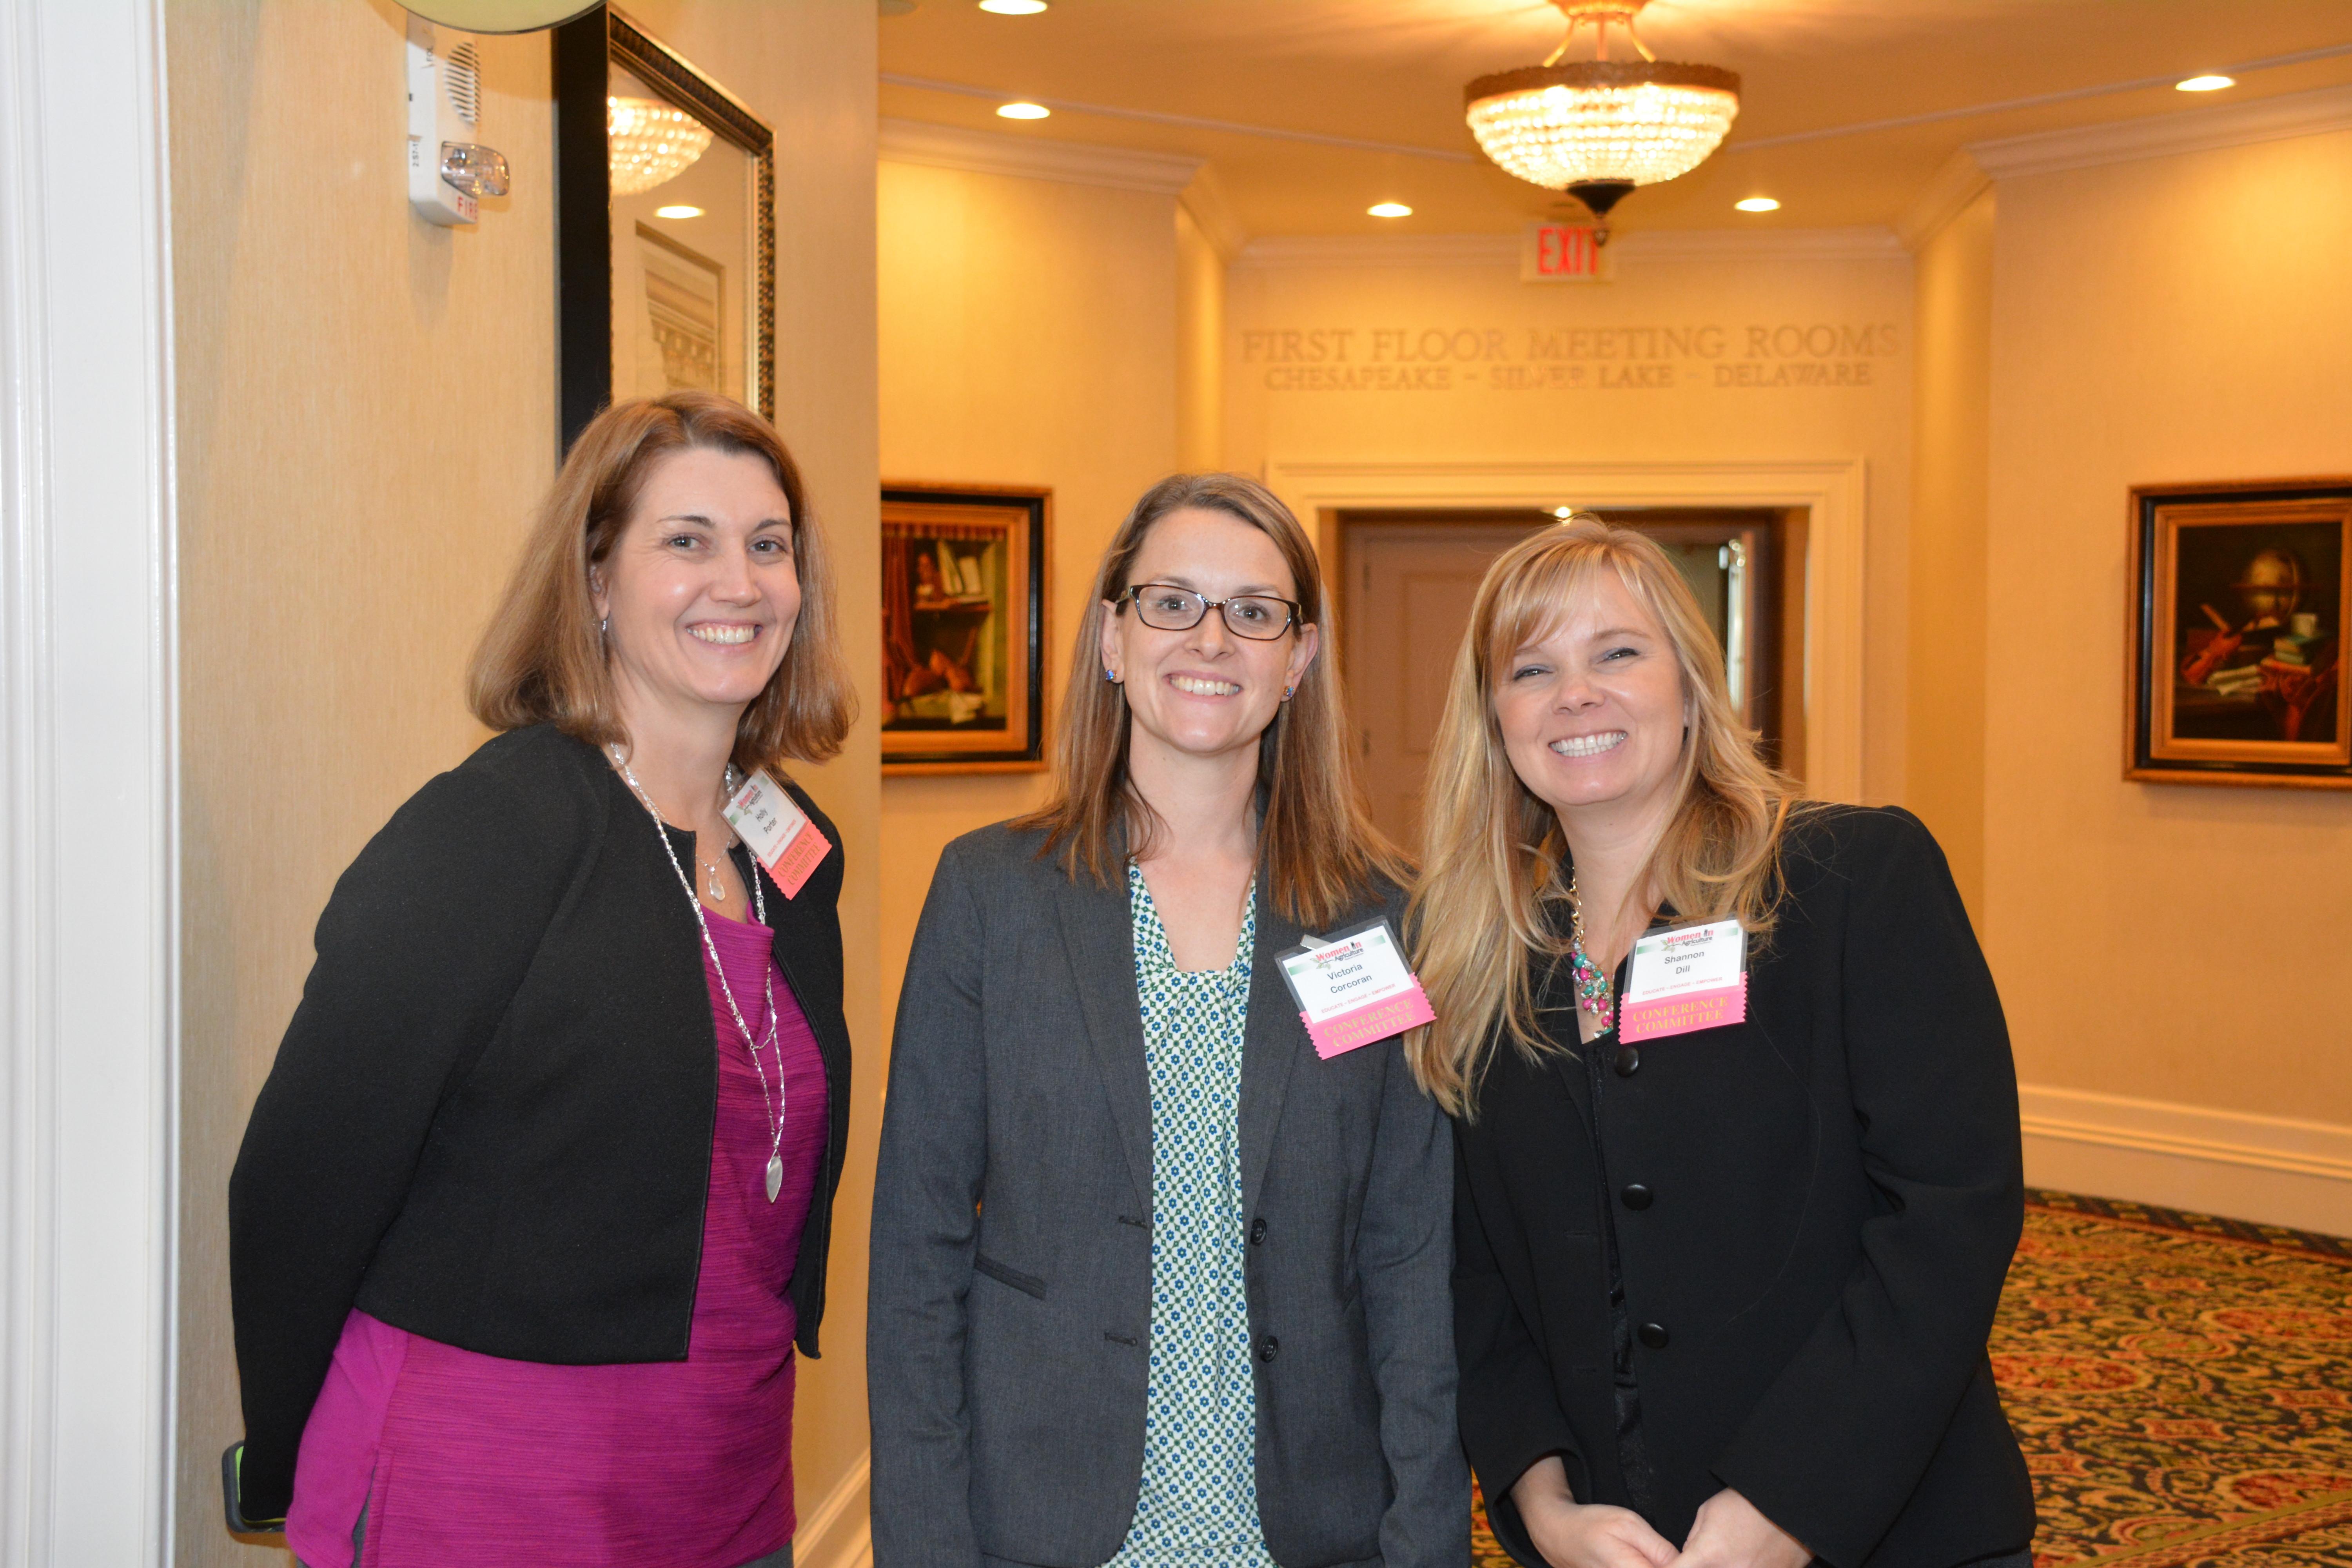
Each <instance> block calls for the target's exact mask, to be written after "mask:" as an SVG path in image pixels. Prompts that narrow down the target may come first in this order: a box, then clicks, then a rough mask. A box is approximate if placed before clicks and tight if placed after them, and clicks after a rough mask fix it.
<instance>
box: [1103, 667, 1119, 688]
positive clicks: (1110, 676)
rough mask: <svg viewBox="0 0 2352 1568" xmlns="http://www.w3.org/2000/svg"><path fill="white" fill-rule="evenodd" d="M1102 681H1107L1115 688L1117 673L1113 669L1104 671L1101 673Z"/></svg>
mask: <svg viewBox="0 0 2352 1568" xmlns="http://www.w3.org/2000/svg"><path fill="white" fill-rule="evenodd" d="M1103 679H1105V680H1108V681H1109V682H1110V683H1111V684H1112V685H1113V686H1117V685H1118V671H1117V670H1115V669H1106V670H1104V671H1103Z"/></svg>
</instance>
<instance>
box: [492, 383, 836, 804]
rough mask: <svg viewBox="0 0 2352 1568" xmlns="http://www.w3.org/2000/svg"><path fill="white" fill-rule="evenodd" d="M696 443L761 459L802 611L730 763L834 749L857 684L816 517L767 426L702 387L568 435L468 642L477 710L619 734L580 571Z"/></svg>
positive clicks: (510, 723) (581, 731)
mask: <svg viewBox="0 0 2352 1568" xmlns="http://www.w3.org/2000/svg"><path fill="white" fill-rule="evenodd" d="M695 447H708V448H711V449H714V450H717V451H721V452H740V453H743V454H745V455H747V456H751V457H755V458H761V459H762V460H764V461H765V462H766V463H767V465H768V467H769V468H772V469H773V470H775V475H776V484H777V486H778V487H779V488H780V489H782V490H783V492H784V499H785V500H787V501H789V502H790V503H791V505H792V521H793V567H794V570H795V571H796V572H797V573H798V574H799V577H800V585H801V610H800V617H799V619H798V620H796V621H795V622H794V623H793V640H792V641H791V642H790V643H789V644H787V645H786V646H785V648H784V658H783V662H782V664H780V665H778V666H777V667H776V673H775V674H774V675H773V676H772V677H771V678H770V679H769V681H768V684H767V685H766V686H765V687H764V688H762V689H761V692H760V695H759V696H757V697H756V698H753V699H752V700H751V706H750V707H748V708H746V709H744V710H743V716H742V718H741V719H740V721H738V722H737V724H736V729H735V755H734V762H735V765H736V766H738V767H740V768H741V769H743V770H744V771H745V772H747V773H748V772H750V771H751V770H752V769H754V768H775V769H781V768H782V765H783V764H784V763H787V762H802V763H821V762H824V760H825V759H827V758H828V757H831V756H833V755H834V754H835V752H839V751H840V750H841V742H842V737H843V736H845V735H846V734H847V733H848V732H849V726H850V725H851V723H852V722H854V721H856V715H857V698H856V688H855V687H854V686H853V685H852V683H851V681H850V679H849V668H848V665H847V663H846V662H845V660H844V659H843V658H842V657H841V644H840V639H839V637H838V634H837V626H838V623H837V621H836V619H835V611H834V604H833V564H832V562H831V560H830V559H829V557H828V554H827V552H826V549H825V542H824V529H823V528H822V527H820V526H819V525H818V523H817V521H816V518H815V516H814V514H813V513H812V512H811V511H810V510H809V504H808V489H807V487H806V486H805V485H804V484H803V483H802V481H801V471H800V467H799V465H797V464H795V463H794V462H793V457H792V454H791V453H790V452H787V451H786V450H784V443H783V439H782V437H779V436H778V435H777V434H776V430H775V426H772V425H771V424H769V423H768V422H767V421H766V420H765V419H762V418H761V417H760V416H758V415H757V414H754V413H752V412H751V410H750V409H748V408H746V407H744V406H743V405H741V404H740V403H732V402H730V401H729V400H728V399H726V398H724V397H719V396H717V395H714V394H711V393H708V392H691V391H689V392H672V393H666V394H664V395H662V396H659V397H647V398H640V399H637V400H635V401H634V402H629V403H616V404H614V405H613V406H612V407H610V408H607V409H606V410H604V413H602V414H599V415H598V416H596V417H595V418H594V419H593V420H591V421H590V422H589V425H588V428H586V429H585V430H583V431H582V432H581V433H580V438H579V439H578V440H577V441H574V442H573V443H572V451H571V454H570V455H569V456H567V457H566V458H564V459H563V468H562V471H561V472H559V473H558V474H557V475H556V476H555V484H554V486H553V487H552V488H551V489H549V490H548V492H547V499H546V500H544V501H542V502H541V504H540V509H539V517H538V519H537V521H534V522H533V523H532V524H531V530H530V538H529V539H528V540H527V541H525V542H524V545H523V552H522V559H521V561H520V563H517V564H516V566H515V573H514V577H513V579H512V580H511V581H510V582H509V583H508V584H507V592H506V598H505V599H504V600H503V601H502V602H501V603H500V604H499V610H498V614H496V615H495V616H491V617H490V625H489V628H488V630H487V631H485V632H484V633H483V634H482V642H481V646H480V647H478V648H476V649H475V650H474V663H473V668H471V669H470V670H469V671H468V672H467V682H466V698H467V704H468V706H470V707H471V708H472V709H473V710H474V717H475V718H477V719H479V720H480V721H482V722H483V723H484V724H487V725H488V726H489V727H490V728H491V729H493V730H502V731H503V730H519V729H520V728H522V727H523V726H524V725H526V724H552V725H554V726H555V727H556V728H557V729H559V730H562V731H563V732H564V733H565V734H567V735H573V736H577V737H578V738H579V739H581V740H583V741H586V742H589V743H590V744H591V745H595V746H604V745H609V744H611V743H612V742H617V741H624V740H626V739H627V736H626V735H625V732H624V731H623V730H622V728H621V717H620V712H619V710H618V709H617V708H616V707H615V705H614V697H613V677H612V671H611V668H610V667H609V666H608V665H607V663H606V654H605V648H604V637H603V635H602V633H601V630H600V628H599V626H598V625H597V617H596V607H595V602H594V600H593V598H592V597H591V595H590V592H589V582H588V579H589V574H590V573H591V572H593V570H594V569H595V568H596V567H598V566H600V565H602V564H603V563H604V560H605V558H606V557H607V556H609V555H610V554H611V553H612V552H613V546H614V543H615V542H618V541H619V539H620V537H621V532H622V531H623V530H624V529H625V528H626V527H627V526H628V522H629V516H630V513H631V512H632V511H633V510H635V506H636V500H637V495H638V492H639V491H641V490H643V489H644V488H645V483H646V476H647V475H649V474H650V473H652V472H653V469H654V466H655V465H656V463H658V462H660V461H661V460H662V459H663V458H667V457H668V456H669V455H670V454H671V453H673V452H683V451H688V450H690V449H693V448H695Z"/></svg>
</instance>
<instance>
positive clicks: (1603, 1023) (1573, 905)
mask: <svg viewBox="0 0 2352 1568" xmlns="http://www.w3.org/2000/svg"><path fill="white" fill-rule="evenodd" d="M1568 921H1569V935H1568V967H1569V973H1570V974H1571V975H1572V976H1573V977H1574V978H1575V981H1576V1005H1578V1006H1579V1007H1580V1008H1582V1009H1583V1010H1584V1011H1585V1012H1587V1013H1590V1014H1591V1015H1592V1021H1593V1023H1594V1024H1595V1025H1597V1026H1598V1027H1596V1028H1595V1029H1594V1031H1593V1032H1594V1033H1595V1034H1600V1035H1605V1034H1607V1033H1608V1032H1609V1031H1610V1030H1611V1029H1612V1028H1614V1027H1615V1026H1616V1022H1617V998H1616V996H1615V994H1613V989H1612V986H1611V984H1610V981H1609V976H1608V975H1606V974H1603V973H1601V966H1600V965H1599V964H1597V963H1593V962H1592V955H1591V953H1588V952H1585V951H1584V901H1583V900H1581V899H1579V898H1578V897H1577V896H1576V873H1575V872H1574V871H1570V872H1569V874H1568Z"/></svg>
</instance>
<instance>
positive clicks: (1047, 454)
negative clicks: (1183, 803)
mask: <svg viewBox="0 0 2352 1568" xmlns="http://www.w3.org/2000/svg"><path fill="white" fill-rule="evenodd" d="M878 186H879V190H880V236H881V242H880V249H881V285H880V298H881V321H882V333H881V345H882V348H881V366H882V369H881V395H882V471H883V472H884V473H886V474H887V475H888V476H889V477H890V478H892V479H929V480H960V481H965V482H977V483H989V484H1034V485H1049V486H1051V487H1053V490H1054V542H1053V552H1052V561H1051V564H1050V568H1049V571H1050V575H1051V581H1050V584H1049V589H1048V593H1049V606H1048V612H1047V627H1046V636H1047V647H1046V658H1045V668H1046V679H1047V682H1048V684H1047V690H1046V705H1047V711H1048V712H1049V713H1055V712H1058V710H1059V703H1060V694H1061V690H1062V686H1063V682H1064V678H1065V674H1066V670H1067V668H1068V661H1069V649H1070V639H1071V637H1072V635H1073V633H1074V631H1075V629H1076V626H1077V623H1078V617H1079V616H1080V614H1081V613H1082V612H1083V610H1084V608H1085V605H1086V600H1087V593H1088V591H1089V589H1090V586H1091V584H1092V583H1093V580H1094V571H1095V564H1096V562H1097V559H1098V558H1099V557H1100V555H1101V553H1102V548H1103V546H1104V544H1105V543H1106V542H1108V540H1109V538H1110V535H1111V532H1112V531H1113V530H1114V529H1116V528H1117V527H1118V521H1119V520H1120V518H1122V517H1124V516H1125V515H1126V513H1127V510H1128V508H1129V506H1131V505H1132V504H1133V503H1134V501H1135V499H1136V498H1137V497H1138V496H1139V495H1140V494H1141V493H1142V492H1143V490H1144V489H1145V488H1146V487H1148V486H1149V485H1150V484H1151V483H1152V482H1153V481H1154V480H1156V479H1160V478H1161V477H1162V476H1163V475H1165V474H1167V473H1168V472H1170V471H1171V469H1173V468H1175V467H1176V464H1177V446H1176V431H1177V401H1176V389H1177V379H1178V373H1177V326H1176V321H1177V318H1176V310H1177V294H1178V285H1177V266H1178V260H1177V258H1178V251H1177V239H1176V236H1177V227H1176V223H1177V216H1176V203H1175V198H1174V197H1173V196H1171V195H1154V194H1151V193H1148V192H1142V191H1130V190H1120V189H1114V188H1109V187H1105V186H1099V185H1082V184H1064V183H1060V182H1056V181H1049V180H1042V179H1029V178H1024V177H1016V176H1011V175H1003V174H975V173H970V172H966V171H962V170H956V169H944V168H935V167H930V166H928V165H916V164H911V163H884V164H882V165H881V172H880V177H879V181H878ZM1049 722H1050V721H1049ZM1044 787H1045V779H1044V775H1042V774H1039V773H1010V774H993V775H977V776H969V777H958V776H950V777H943V778H940V777H931V778H894V779H891V780H889V781H887V783H885V784H883V786H882V822H883V842H882V861H881V867H882V928H881V929H882V940H881V951H882V953H883V968H884V973H885V976H886V979H885V982H884V986H885V992H886V1001H887V1002H891V1003H895V991H896V986H897V977H898V970H899V968H900V967H901V966H902V965H903V963H905V959H906V953H907V949H908V944H909V943H910V942H912V940H913V937H914V930H915V921H916V919H917V917H918V916H919V914H920V913H921V912H922V903H923V896H924V894H925V892H926V891H927V890H928V889H929V886H930V879H931V869H932V868H933V867H934V866H935V865H937V864H938V861H939V854H940V849H942V848H943V847H946V845H947V843H948V841H949V840H950V839H952V838H954V837H957V836H958V835H959V834H962V833H966V832H969V831H971V829H972V828H975V827H980V826H985V825H987V824H989V823H992V822H996V821H999V820H1001V819H1003V818H1004V817H1007V816H1013V815H1015V814H1017V813H1019V812H1022V811H1024V810H1026V809H1028V808H1029V807H1030V806H1032V805H1034V804H1036V803H1037V801H1038V800H1039V799H1040V798H1041V795H1042V792H1043V789H1044ZM873 1054H874V1056H875V1057H876V1058H877V1059H878V1058H879V1056H880V1054H881V1053H880V1052H879V1051H877V1052H875V1053H873ZM877 1070H878V1069H877Z"/></svg>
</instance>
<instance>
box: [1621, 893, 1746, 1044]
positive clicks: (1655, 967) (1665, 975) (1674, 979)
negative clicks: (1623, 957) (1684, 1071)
mask: <svg viewBox="0 0 2352 1568" xmlns="http://www.w3.org/2000/svg"><path fill="white" fill-rule="evenodd" d="M1747 1016H1748V930H1747V928H1746V927H1745V926H1743V925H1741V924H1740V923H1739V922H1738V921H1736V920H1729V921H1710V922H1708V923H1707V924H1706V925H1686V926H1671V927H1668V928H1667V929H1666V930H1664V931H1652V932H1651V933H1650V934H1649V935H1647V936H1645V937H1643V938H1642V939H1641V940H1640V941H1638V942H1635V943H1634V944H1633V970H1632V972H1631V973H1628V974H1627V975H1626V977H1625V995H1624V998H1623V1000H1622V1004H1621V1006H1620V1010H1619V1013H1618V1016H1617V1037H1618V1038H1619V1039H1621V1040H1655V1039H1661V1038H1663V1037H1665V1036H1668V1035H1686V1034H1689V1033H1690V1032H1691V1031H1692V1030H1693V1029H1715V1028H1720V1027H1722V1026H1724V1025H1726V1024H1737V1023H1739V1022H1740V1021H1741V1020H1743V1019H1745V1018H1746V1017H1747Z"/></svg>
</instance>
